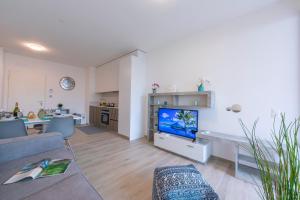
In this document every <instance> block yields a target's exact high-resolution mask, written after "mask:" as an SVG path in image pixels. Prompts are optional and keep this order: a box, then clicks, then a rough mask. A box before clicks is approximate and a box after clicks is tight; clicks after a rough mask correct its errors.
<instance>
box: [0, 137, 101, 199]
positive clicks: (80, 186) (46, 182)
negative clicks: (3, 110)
mask: <svg viewBox="0 0 300 200" xmlns="http://www.w3.org/2000/svg"><path fill="white" fill-rule="evenodd" d="M44 158H53V159H55V158H69V159H74V158H73V156H72V153H71V152H70V151H69V150H67V149H66V148H65V146H64V140H63V138H62V135H61V134H60V133H47V134H42V135H32V136H24V137H17V138H10V139H1V140H0V184H1V185H0V199H1V200H6V199H7V200H16V199H30V200H40V199H43V200H48V199H49V200H50V199H51V200H52V199H56V200H60V199H63V200H71V199H72V200H77V199H78V200H79V199H80V200H82V199H85V200H94V199H95V200H96V199H97V200H101V199H102V198H101V196H100V195H99V194H98V193H97V191H96V190H95V189H94V188H93V187H92V186H91V185H90V184H89V182H88V181H87V179H86V178H85V176H84V175H83V174H82V172H81V171H80V169H79V167H78V166H77V164H76V163H75V161H74V160H73V161H72V162H71V164H70V166H69V168H68V170H67V171H66V172H65V173H64V174H62V175H57V176H52V177H46V178H40V179H36V180H28V181H23V182H18V183H13V184H8V185H3V183H4V182H5V181H6V180H7V179H9V178H10V177H11V176H12V175H14V174H15V173H16V172H18V171H19V170H20V169H21V168H22V167H24V165H26V164H28V163H32V162H37V161H39V160H41V159H44Z"/></svg>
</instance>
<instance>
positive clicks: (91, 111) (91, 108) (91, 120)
mask: <svg viewBox="0 0 300 200" xmlns="http://www.w3.org/2000/svg"><path fill="white" fill-rule="evenodd" d="M94 112H95V107H94V106H90V114H89V122H90V125H94V123H95V119H94Z"/></svg>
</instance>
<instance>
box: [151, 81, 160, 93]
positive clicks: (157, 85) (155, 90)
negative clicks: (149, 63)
mask: <svg viewBox="0 0 300 200" xmlns="http://www.w3.org/2000/svg"><path fill="white" fill-rule="evenodd" d="M158 88H159V84H158V83H155V82H154V83H153V84H152V92H153V94H155V93H156V92H157V89H158Z"/></svg>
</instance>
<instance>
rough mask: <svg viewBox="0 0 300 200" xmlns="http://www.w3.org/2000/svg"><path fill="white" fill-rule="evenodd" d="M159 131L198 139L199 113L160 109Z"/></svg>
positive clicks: (195, 111)
mask: <svg viewBox="0 0 300 200" xmlns="http://www.w3.org/2000/svg"><path fill="white" fill-rule="evenodd" d="M158 131H160V132H165V133H170V134H174V135H178V136H182V137H187V138H191V139H196V133H197V131H198V111H197V110H184V109H170V108H160V109H159V111H158Z"/></svg>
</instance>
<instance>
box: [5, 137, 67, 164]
mask: <svg viewBox="0 0 300 200" xmlns="http://www.w3.org/2000/svg"><path fill="white" fill-rule="evenodd" d="M63 147H64V140H63V137H62V134H61V133H54V132H53V133H47V134H40V135H29V136H24V137H16V138H9V139H0V165H1V164H2V163H6V162H9V161H11V160H16V159H19V158H23V157H26V156H31V155H34V154H38V153H43V152H45V151H52V150H55V149H59V148H63Z"/></svg>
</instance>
